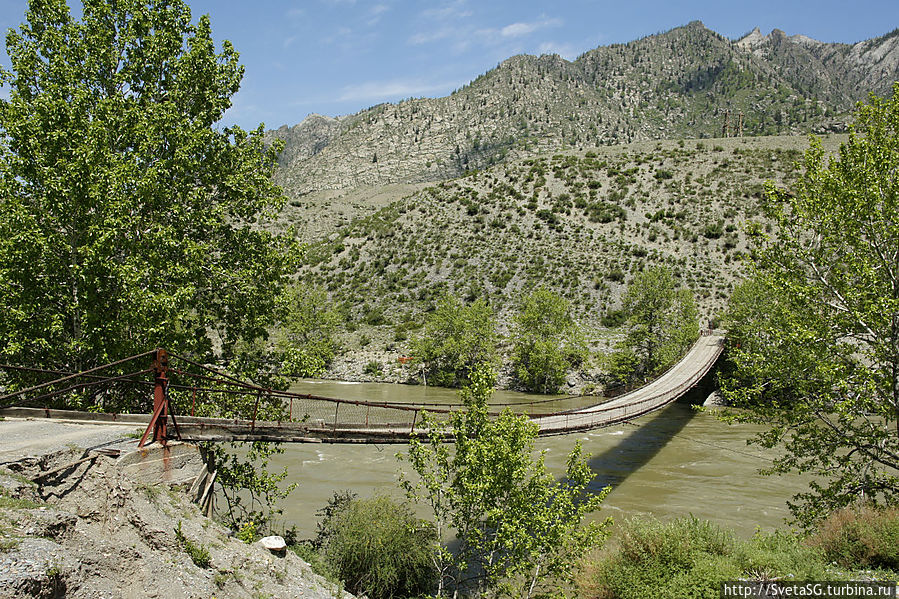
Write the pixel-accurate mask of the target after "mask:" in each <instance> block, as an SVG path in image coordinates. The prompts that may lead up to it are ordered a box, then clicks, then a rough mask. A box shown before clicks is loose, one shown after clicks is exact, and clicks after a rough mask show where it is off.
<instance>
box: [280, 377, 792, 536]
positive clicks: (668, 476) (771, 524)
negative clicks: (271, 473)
mask: <svg viewBox="0 0 899 599" xmlns="http://www.w3.org/2000/svg"><path fill="white" fill-rule="evenodd" d="M291 390H293V391H297V392H300V393H313V394H317V395H324V396H330V397H340V398H346V399H369V400H374V401H388V400H389V401H397V402H427V403H452V402H458V393H457V392H456V391H453V390H449V389H441V388H434V387H428V388H425V387H420V386H408V385H390V384H376V383H340V382H333V381H299V382H297V383H296V384H295V385H294V386H293V387H292V388H291ZM706 394H707V391H700V392H697V393H694V394H693V395H692V396H689V395H688V396H687V397H685V398H683V399H682V400H680V401H678V402H677V403H674V404H671V405H670V406H668V407H667V408H665V409H663V410H661V411H659V412H656V413H655V414H650V415H648V416H644V417H643V418H640V419H638V420H635V421H634V422H633V424H628V425H622V426H616V427H610V428H605V429H598V430H595V431H590V432H586V433H579V434H572V435H564V436H558V437H548V438H543V439H539V440H538V441H537V445H536V447H537V449H538V450H545V451H546V464H547V466H548V467H549V468H550V470H551V471H552V472H554V473H557V474H561V473H562V472H564V468H565V460H566V457H567V454H568V452H569V451H571V448H572V447H573V445H574V443H575V441H576V440H578V439H580V440H581V442H582V445H583V447H584V450H585V451H586V452H589V453H590V454H592V457H591V458H590V462H589V463H590V466H591V468H592V469H593V470H594V472H596V474H597V476H596V479H595V480H594V483H593V485H592V486H593V488H595V489H600V488H602V487H603V486H605V485H611V486H612V492H611V493H610V494H609V496H608V497H607V498H606V500H605V501H604V502H603V506H602V509H601V510H600V511H599V512H598V513H597V514H596V515H595V517H598V518H605V517H606V516H612V517H613V519H615V520H621V519H623V518H626V517H628V516H634V515H645V514H653V515H655V516H657V517H659V518H663V519H664V518H669V517H673V516H682V515H689V514H693V515H694V516H696V517H698V518H704V519H709V520H712V521H714V522H718V523H720V524H723V525H726V526H728V527H730V528H732V529H734V530H736V531H737V532H738V533H739V534H741V535H743V536H749V535H751V534H752V533H753V532H754V531H755V530H756V529H757V528H762V529H764V530H770V529H772V528H775V527H780V526H783V525H784V519H785V518H786V517H788V515H789V513H788V510H787V507H786V501H787V500H788V499H789V498H790V497H791V496H792V495H793V494H795V493H796V492H798V491H800V490H802V489H803V487H805V485H806V482H807V481H806V480H805V479H802V478H800V477H796V476H762V475H760V474H758V469H759V468H760V467H764V466H766V465H769V464H770V456H771V453H770V452H766V451H765V450H763V449H761V448H759V447H756V446H747V445H746V438H747V437H749V436H750V435H751V434H752V433H753V432H754V431H756V430H759V429H758V428H757V427H753V426H750V425H734V426H729V425H727V424H724V423H722V422H720V421H718V420H716V419H715V418H714V417H713V416H712V415H710V414H707V413H702V412H697V411H695V410H694V409H693V408H692V407H691V406H690V405H689V404H690V402H691V401H693V402H697V401H698V402H700V403H701V401H702V399H704V397H705V395H706ZM544 399H546V397H545V396H532V395H526V394H523V393H513V392H508V391H498V392H496V393H495V394H494V397H493V399H492V400H491V401H492V402H501V403H527V402H532V401H540V400H544ZM570 403H571V402H570V401H569V402H566V407H567V406H568V405H569V404H570ZM536 406H539V407H540V408H541V409H540V411H544V409H545V406H546V404H543V405H540V404H536V405H535V406H534V407H536ZM284 447H285V449H286V451H285V453H284V454H282V455H279V456H275V458H273V460H272V466H273V467H275V468H278V467H281V466H288V471H289V481H290V482H296V483H298V487H297V489H296V490H295V491H294V492H293V493H292V494H291V495H290V497H289V498H288V499H287V500H286V501H285V502H284V505H283V507H284V519H285V520H286V524H287V525H288V526H290V525H291V524H295V525H296V526H297V529H298V532H299V533H300V537H301V538H308V537H311V536H312V535H313V534H314V531H315V524H316V518H315V512H316V510H318V509H319V508H321V507H322V506H323V505H325V503H326V502H327V500H328V498H330V497H331V496H332V495H333V493H334V491H335V490H342V489H349V490H351V491H353V492H355V493H357V494H359V495H360V496H364V497H367V496H371V495H373V494H376V493H386V494H390V495H393V496H395V497H401V492H400V491H399V489H398V486H397V480H398V472H399V470H400V469H401V468H406V469H408V464H407V463H405V462H399V461H398V460H397V459H396V457H395V456H396V453H397V452H398V451H399V452H402V451H405V445H341V444H287V445H285V446H284ZM421 514H422V515H423V516H424V515H425V512H424V511H423V510H422V511H421Z"/></svg>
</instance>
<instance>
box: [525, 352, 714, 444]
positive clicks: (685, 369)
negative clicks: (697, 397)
mask: <svg viewBox="0 0 899 599" xmlns="http://www.w3.org/2000/svg"><path fill="white" fill-rule="evenodd" d="M723 349H724V338H723V337H720V336H717V335H706V336H703V337H700V338H699V341H697V342H696V343H695V344H694V345H693V347H692V348H691V349H690V351H689V352H688V353H687V355H686V356H684V357H683V359H681V361H680V362H678V363H677V364H675V365H674V366H673V367H671V368H670V369H669V370H668V371H667V372H665V373H664V374H663V375H662V376H660V377H659V378H657V379H655V380H654V381H652V382H651V383H649V384H647V385H646V386H644V387H640V388H639V389H635V390H634V391H631V392H630V393H625V394H623V395H620V396H618V397H616V398H615V399H613V400H611V401H608V402H605V403H602V404H598V405H595V406H590V407H587V408H583V409H581V410H575V411H573V412H569V413H567V414H558V415H554V416H547V417H545V418H536V419H535V422H536V423H537V424H538V425H539V426H540V435H541V436H548V435H558V434H565V433H570V432H574V431H578V430H588V429H594V428H602V427H606V426H612V425H614V424H619V423H621V422H625V421H628V420H632V419H634V418H636V417H638V416H642V415H644V414H648V413H649V412H653V411H655V410H658V409H660V408H662V407H664V406H666V405H668V404H670V403H671V402H673V401H675V400H676V399H677V398H679V397H681V396H682V395H684V394H685V393H686V392H687V391H689V390H690V389H691V388H693V386H694V385H696V383H698V382H699V381H700V380H702V378H703V377H704V376H705V375H706V374H708V372H709V370H711V369H712V366H713V365H714V364H715V362H716V361H717V360H718V357H719V356H720V355H721V352H722V351H723Z"/></svg>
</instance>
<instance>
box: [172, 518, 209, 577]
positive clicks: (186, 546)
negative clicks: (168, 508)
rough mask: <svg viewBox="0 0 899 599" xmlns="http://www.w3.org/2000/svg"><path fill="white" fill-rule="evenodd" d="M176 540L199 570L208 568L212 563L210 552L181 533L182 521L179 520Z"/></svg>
mask: <svg viewBox="0 0 899 599" xmlns="http://www.w3.org/2000/svg"><path fill="white" fill-rule="evenodd" d="M175 538H176V539H178V544H179V545H180V546H181V549H182V550H183V551H184V553H186V554H187V555H188V556H190V559H191V561H192V562H193V563H194V565H196V566H197V567H198V568H208V567H209V566H210V564H211V563H212V560H211V558H210V557H209V550H208V549H206V547H204V546H203V545H202V544H200V543H194V542H193V541H191V540H190V539H188V538H187V537H186V536H184V533H183V532H181V520H178V528H176V529H175Z"/></svg>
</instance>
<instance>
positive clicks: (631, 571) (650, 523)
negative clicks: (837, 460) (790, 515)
mask: <svg viewBox="0 0 899 599" xmlns="http://www.w3.org/2000/svg"><path fill="white" fill-rule="evenodd" d="M897 556H899V508H894V509H889V510H876V509H873V508H853V509H849V510H843V511H840V512H836V513H835V514H833V515H831V517H830V518H828V519H827V520H826V521H824V522H823V523H822V524H821V525H820V526H819V529H818V531H817V532H816V533H815V534H813V535H812V536H811V537H808V538H805V537H801V536H799V535H797V534H794V533H792V532H785V531H778V532H774V533H771V534H762V533H758V534H756V535H755V536H754V537H752V538H751V539H748V540H745V539H740V538H738V537H736V535H734V534H733V533H732V532H731V531H729V530H727V529H725V528H722V527H720V526H718V525H716V524H713V523H711V522H708V521H704V520H698V519H696V518H693V517H689V518H678V519H676V520H672V521H669V522H664V523H663V522H659V521H658V520H655V519H652V518H648V519H646V518H644V519H632V520H629V521H626V522H625V523H624V524H623V525H622V526H621V527H619V528H618V530H617V533H616V534H615V535H614V536H613V538H612V540H611V541H610V543H609V544H608V545H607V547H605V548H603V549H602V550H600V551H599V552H597V553H595V554H594V555H591V556H588V557H587V558H585V559H584V560H583V563H582V570H581V572H580V575H579V577H578V579H577V596H578V597H583V598H584V599H591V598H595V599H600V598H601V599H637V598H643V597H654V598H659V599H665V598H668V597H697V598H698V597H708V598H714V597H718V596H719V585H720V583H721V582H724V581H727V580H738V579H743V580H753V581H771V580H784V579H786V580H833V581H838V580H869V579H870V578H871V577H874V578H875V579H881V580H894V579H895V578H896V575H897V571H899V560H897ZM872 569H873V570H872Z"/></svg>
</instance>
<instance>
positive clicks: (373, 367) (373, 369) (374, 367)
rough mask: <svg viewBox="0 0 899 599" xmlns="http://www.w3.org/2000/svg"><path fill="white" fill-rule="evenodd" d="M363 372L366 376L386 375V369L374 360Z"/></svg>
mask: <svg viewBox="0 0 899 599" xmlns="http://www.w3.org/2000/svg"><path fill="white" fill-rule="evenodd" d="M362 372H363V373H365V374H370V375H372V376H381V375H382V374H383V373H384V369H383V367H382V366H381V363H380V362H378V361H376V360H372V361H371V362H369V363H368V364H366V365H365V368H363V369H362Z"/></svg>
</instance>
